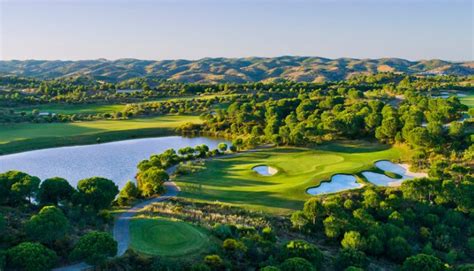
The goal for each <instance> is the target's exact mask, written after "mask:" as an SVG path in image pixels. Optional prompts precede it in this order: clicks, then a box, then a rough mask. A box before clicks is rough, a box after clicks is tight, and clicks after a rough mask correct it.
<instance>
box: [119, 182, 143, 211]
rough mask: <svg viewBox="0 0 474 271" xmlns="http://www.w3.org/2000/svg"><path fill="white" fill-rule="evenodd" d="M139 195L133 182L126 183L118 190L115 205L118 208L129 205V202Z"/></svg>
mask: <svg viewBox="0 0 474 271" xmlns="http://www.w3.org/2000/svg"><path fill="white" fill-rule="evenodd" d="M139 194H140V191H139V190H138V188H137V186H136V185H135V183H134V182H132V181H128V182H127V183H126V184H125V186H124V187H123V188H122V190H120V193H119V195H118V197H117V203H118V205H120V206H126V205H128V204H130V202H131V201H133V200H135V199H136V198H137V197H138V196H139Z"/></svg>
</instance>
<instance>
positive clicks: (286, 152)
mask: <svg viewBox="0 0 474 271" xmlns="http://www.w3.org/2000/svg"><path fill="white" fill-rule="evenodd" d="M403 153H404V149H402V148H401V147H389V146H383V145H379V144H371V143H367V142H362V141H357V142H351V143H347V142H346V143H334V144H327V145H323V146H321V147H318V148H290V147H287V148H273V149H264V150H259V151H257V152H248V153H242V154H238V155H236V156H233V157H229V158H216V159H212V160H209V161H207V162H206V167H207V168H206V169H205V170H203V171H200V172H197V173H193V174H190V175H184V176H178V177H176V180H175V181H176V182H177V183H178V185H179V186H180V187H181V193H180V197H187V198H191V199H196V200H204V201H219V202H226V203H230V204H236V205H240V206H244V207H248V208H250V209H256V210H261V211H266V212H271V213H282V214H285V213H289V212H292V211H293V210H297V209H300V208H301V207H302V206H303V204H304V202H305V201H306V200H307V199H308V198H309V197H310V196H309V195H308V194H307V193H306V192H305V191H306V189H307V188H309V187H312V186H316V185H318V184H319V183H320V182H321V181H323V180H328V179H330V177H331V176H332V175H334V174H337V173H347V174H354V173H358V172H360V171H362V170H366V169H370V168H372V167H373V163H374V162H375V161H377V160H381V159H389V160H390V159H399V158H400V157H401V156H402V155H403ZM257 165H269V166H272V167H275V168H277V169H278V173H277V174H275V175H273V176H261V175H259V174H258V173H256V172H254V171H253V170H252V168H253V167H255V166H257Z"/></svg>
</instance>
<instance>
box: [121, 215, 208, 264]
mask: <svg viewBox="0 0 474 271" xmlns="http://www.w3.org/2000/svg"><path fill="white" fill-rule="evenodd" d="M130 234H131V236H130V239H131V242H130V247H131V248H132V249H134V250H136V251H138V252H140V253H144V254H148V255H155V256H166V257H182V256H194V255H198V254H202V253H203V252H206V251H207V250H208V249H209V248H210V247H212V244H213V241H212V240H211V237H210V236H209V235H208V233H207V232H206V230H205V229H202V228H198V227H196V226H193V225H191V224H189V223H186V222H182V221H174V220H169V219H165V218H136V219H133V220H131V221H130Z"/></svg>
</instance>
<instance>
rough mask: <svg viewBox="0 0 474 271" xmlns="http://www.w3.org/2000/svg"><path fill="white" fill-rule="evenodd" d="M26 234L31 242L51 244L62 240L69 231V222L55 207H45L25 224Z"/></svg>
mask: <svg viewBox="0 0 474 271" xmlns="http://www.w3.org/2000/svg"><path fill="white" fill-rule="evenodd" d="M25 228H26V233H27V234H28V235H29V237H30V238H31V239H33V240H36V241H39V242H42V243H46V244H51V243H52V242H53V241H56V240H60V239H63V238H64V237H65V235H66V233H67V231H68V229H69V221H68V220H67V218H66V216H65V215H64V214H63V212H62V211H61V210H60V209H59V208H57V207H55V206H45V207H43V208H42V209H41V211H40V212H39V213H38V214H37V215H34V216H32V217H31V218H30V220H29V221H28V222H26V226H25Z"/></svg>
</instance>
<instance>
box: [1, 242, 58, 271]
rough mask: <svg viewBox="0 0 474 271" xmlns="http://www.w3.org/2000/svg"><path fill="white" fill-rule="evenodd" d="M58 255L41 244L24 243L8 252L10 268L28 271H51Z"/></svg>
mask: <svg viewBox="0 0 474 271" xmlns="http://www.w3.org/2000/svg"><path fill="white" fill-rule="evenodd" d="M57 260H58V256H57V255H56V253H55V252H54V251H52V250H50V249H48V248H46V247H45V246H43V245H41V244H39V243H30V242H24V243H21V244H19V245H17V246H15V247H13V248H10V249H9V250H8V252H7V262H8V267H9V268H11V269H14V270H15V269H22V270H26V271H43V270H44V271H46V270H50V269H51V268H52V267H53V266H54V265H55V264H56V262H57Z"/></svg>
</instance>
